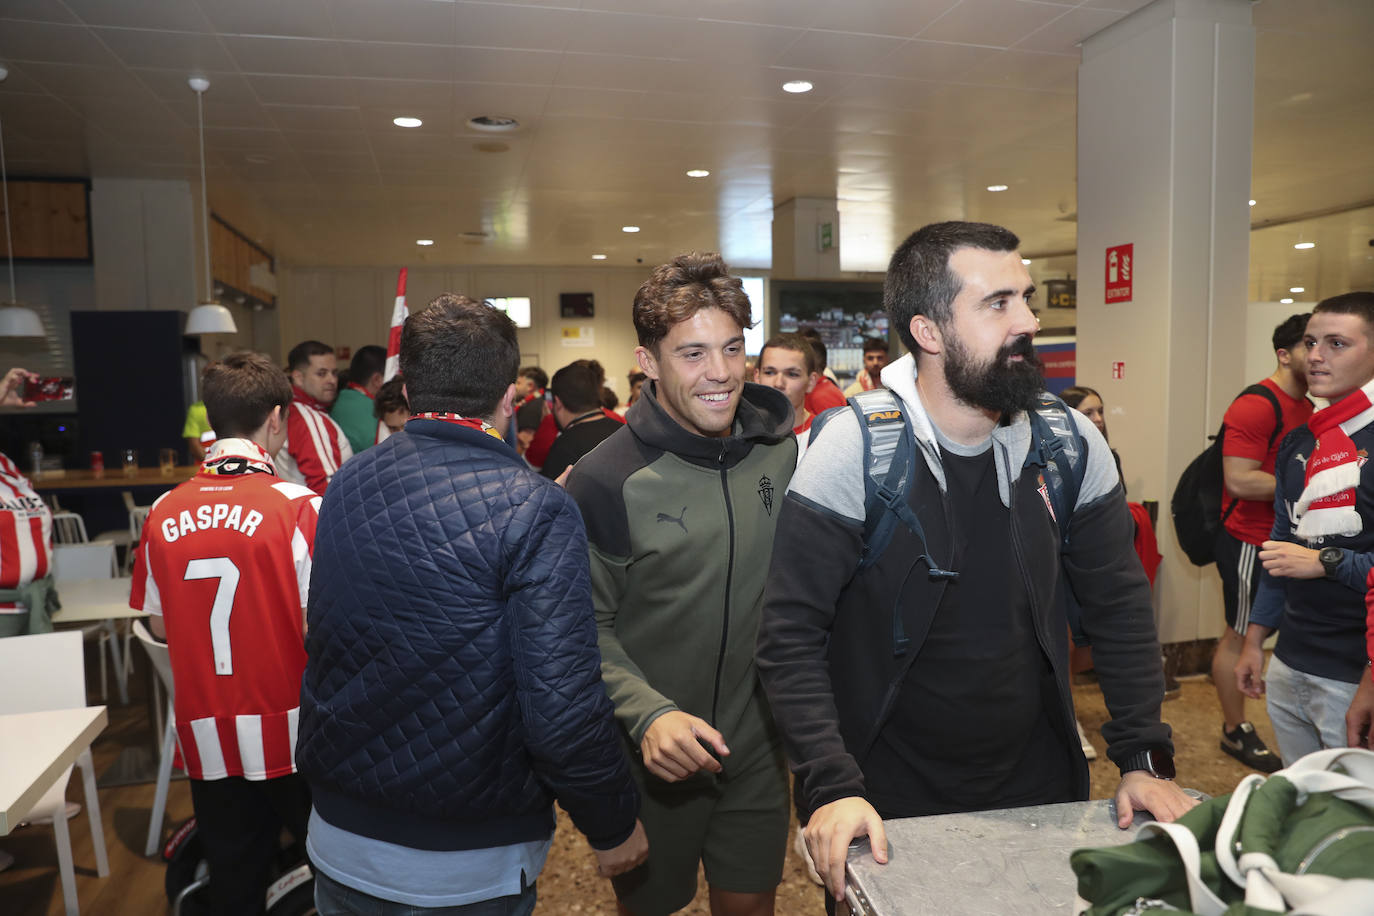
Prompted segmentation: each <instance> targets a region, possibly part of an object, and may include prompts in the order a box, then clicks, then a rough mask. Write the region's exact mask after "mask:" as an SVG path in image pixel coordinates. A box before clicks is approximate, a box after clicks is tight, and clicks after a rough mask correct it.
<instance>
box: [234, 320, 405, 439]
mask: <svg viewBox="0 0 1374 916" xmlns="http://www.w3.org/2000/svg"><path fill="white" fill-rule="evenodd" d="M333 352H334V348H333V347H331V346H330V345H329V344H323V343H320V342H319V341H318V340H304V341H301V342H300V343H298V344H296V345H295V346H294V347H292V348H291V352H290V353H288V354H286V371H287V372H295V371H297V370H300V371H302V372H304V371H305V370H306V369H309V368H310V357H312V356H329V355H330V354H332V353H333ZM383 353H384V354H385V351H383ZM216 432H218V430H216Z"/></svg>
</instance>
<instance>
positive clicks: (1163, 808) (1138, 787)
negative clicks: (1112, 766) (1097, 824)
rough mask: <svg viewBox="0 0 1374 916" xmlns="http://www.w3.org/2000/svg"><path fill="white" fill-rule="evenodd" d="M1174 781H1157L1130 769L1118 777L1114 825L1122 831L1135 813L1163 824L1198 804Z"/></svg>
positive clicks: (1141, 771)
mask: <svg viewBox="0 0 1374 916" xmlns="http://www.w3.org/2000/svg"><path fill="white" fill-rule="evenodd" d="M1197 803H1198V802H1197V799H1196V798H1193V797H1192V796H1190V795H1188V794H1186V793H1185V792H1184V791H1183V790H1182V789H1180V788H1179V787H1178V786H1177V785H1176V784H1175V783H1174V782H1173V780H1170V779H1157V778H1155V777H1154V776H1151V775H1150V774H1149V773H1147V772H1145V771H1144V770H1132V771H1131V772H1129V773H1127V774H1126V775H1124V776H1122V777H1121V785H1120V786H1118V787H1117V790H1116V826H1118V827H1120V828H1121V829H1122V830H1125V829H1126V828H1127V827H1129V826H1131V823H1132V822H1133V821H1134V820H1135V812H1137V811H1148V812H1150V814H1152V815H1154V819H1155V820H1157V821H1160V822H1162V823H1166V824H1167V823H1169V822H1170V821H1175V820H1178V818H1179V815H1181V814H1184V813H1185V812H1187V811H1188V809H1190V808H1193V807H1195V806H1196V805H1197Z"/></svg>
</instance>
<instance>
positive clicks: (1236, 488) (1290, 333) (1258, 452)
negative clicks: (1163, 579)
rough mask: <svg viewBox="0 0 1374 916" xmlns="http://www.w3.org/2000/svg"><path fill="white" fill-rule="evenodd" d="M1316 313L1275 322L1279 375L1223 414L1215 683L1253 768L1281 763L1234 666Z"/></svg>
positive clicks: (1301, 413) (1229, 732)
mask: <svg viewBox="0 0 1374 916" xmlns="http://www.w3.org/2000/svg"><path fill="white" fill-rule="evenodd" d="M1308 317H1309V315H1308V314H1307V313H1305V312H1304V313H1303V314H1300V315H1290V316H1289V317H1288V319H1287V320H1286V321H1284V322H1283V324H1280V325H1279V326H1278V327H1276V328H1274V335H1273V344H1274V355H1275V357H1276V358H1277V360H1278V365H1277V367H1276V368H1275V369H1274V373H1273V375H1270V376H1269V377H1268V378H1266V379H1264V380H1263V381H1261V382H1259V383H1258V384H1255V385H1251V386H1250V387H1248V388H1246V389H1245V391H1243V392H1241V394H1240V396H1239V397H1237V398H1236V399H1235V400H1234V401H1232V402H1231V406H1230V408H1228V409H1227V411H1226V416H1225V418H1224V419H1223V420H1222V423H1223V429H1224V433H1223V435H1222V447H1221V455H1222V458H1221V471H1222V479H1223V481H1224V483H1225V488H1226V489H1225V495H1224V497H1223V500H1222V514H1221V530H1220V531H1218V532H1217V541H1216V551H1215V552H1216V561H1217V572H1218V573H1220V574H1221V592H1222V600H1223V603H1224V605H1225V609H1226V629H1225V630H1223V631H1222V634H1221V638H1220V639H1218V640H1217V647H1216V651H1215V652H1213V653H1212V682H1213V683H1214V684H1215V685H1216V689H1217V699H1218V700H1220V701H1221V715H1222V719H1223V720H1224V721H1223V723H1222V727H1221V749H1222V750H1223V751H1225V752H1226V753H1228V754H1230V755H1231V756H1232V757H1234V758H1236V759H1237V760H1239V761H1240V762H1241V763H1243V764H1245V765H1246V766H1248V767H1253V768H1254V769H1256V770H1259V771H1261V772H1263V773H1273V772H1274V771H1275V770H1277V769H1279V767H1280V766H1281V765H1282V764H1281V762H1280V760H1279V758H1278V755H1276V754H1275V753H1274V752H1273V751H1271V750H1269V748H1268V747H1266V746H1265V744H1264V740H1263V739H1262V738H1260V736H1259V735H1258V734H1257V733H1256V732H1255V727H1254V726H1253V725H1252V724H1250V722H1249V721H1247V720H1246V718H1245V694H1243V693H1241V692H1240V689H1239V688H1238V687H1237V686H1236V678H1235V674H1234V672H1235V668H1236V662H1238V661H1239V660H1240V650H1241V648H1242V647H1243V646H1244V645H1245V629H1246V626H1247V624H1248V623H1249V620H1250V604H1251V602H1252V601H1253V600H1254V597H1255V589H1256V588H1258V587H1259V579H1260V564H1259V560H1258V557H1259V549H1260V545H1261V544H1263V543H1264V542H1265V541H1266V540H1268V539H1269V533H1270V530H1271V529H1272V528H1273V527H1274V461H1275V460H1276V459H1277V458H1278V454H1279V445H1280V443H1282V442H1283V440H1284V437H1285V436H1287V435H1288V434H1289V433H1290V432H1292V431H1293V430H1295V429H1297V428H1298V427H1299V426H1302V425H1303V424H1304V423H1306V422H1307V418H1308V417H1310V416H1312V402H1311V401H1309V400H1308V399H1307V396H1306V395H1307V374H1306V369H1307V346H1306V344H1305V343H1304V342H1303V334H1304V333H1305V331H1306V329H1307V319H1308Z"/></svg>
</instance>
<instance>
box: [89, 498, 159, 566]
mask: <svg viewBox="0 0 1374 916" xmlns="http://www.w3.org/2000/svg"><path fill="white" fill-rule="evenodd" d="M120 495H122V496H123V497H124V508H125V509H127V510H129V528H128V530H127V531H126V530H123V529H121V530H118V531H105V532H102V533H101V534H98V535H96V537H95V543H97V544H113V545H114V546H116V547H123V548H124V573H125V575H129V574H130V573H132V571H133V568H134V551H135V550H137V549H138V539H139V537H140V536H141V535H142V534H143V523H144V522H145V521H147V520H148V510H149V509H151V508H152V506H139V505H136V504H135V503H134V494H133V493H131V492H130V491H128V490H125V491H124V492H123V493H122V494H120Z"/></svg>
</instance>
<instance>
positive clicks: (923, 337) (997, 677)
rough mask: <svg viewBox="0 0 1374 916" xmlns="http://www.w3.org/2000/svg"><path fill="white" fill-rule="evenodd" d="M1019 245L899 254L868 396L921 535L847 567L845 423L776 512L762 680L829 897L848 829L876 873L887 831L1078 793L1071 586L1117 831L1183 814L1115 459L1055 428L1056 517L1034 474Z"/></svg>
mask: <svg viewBox="0 0 1374 916" xmlns="http://www.w3.org/2000/svg"><path fill="white" fill-rule="evenodd" d="M1017 245H1018V240H1017V238H1016V236H1015V235H1013V234H1012V233H1010V232H1008V231H1007V230H1006V229H1003V228H1001V227H1000V226H991V225H987V224H983V223H964V222H951V223H938V224H935V225H931V226H926V227H925V228H923V229H921V230H919V231H917V232H915V233H913V234H912V235H911V237H909V238H908V239H907V240H906V241H905V242H903V243H902V245H901V246H900V247H898V249H897V251H896V252H895V253H894V254H893V256H892V261H891V264H890V266H889V268H888V272H887V279H886V281H885V283H884V289H883V303H884V307H885V308H886V309H887V313H888V315H890V316H891V318H892V321H893V323H894V324H895V325H896V326H897V330H898V333H899V334H900V335H901V337H902V342H903V343H904V344H906V347H907V349H908V350H909V351H910V353H909V354H908V355H907V356H904V357H902V358H901V359H900V360H898V361H897V362H895V363H893V364H892V365H891V366H889V367H887V369H886V370H885V371H884V372H883V381H884V383H885V384H886V385H887V387H888V388H889V389H891V391H892V393H893V394H894V396H895V397H897V398H898V399H899V404H900V406H901V413H902V417H903V421H904V422H905V423H906V424H907V426H908V430H909V432H910V434H911V436H912V438H913V439H914V440H915V446H914V448H913V454H914V460H913V461H912V462H911V464H910V466H909V467H908V474H909V476H910V486H909V489H908V492H907V496H906V508H907V509H908V510H910V512H911V513H913V514H914V515H915V517H916V518H917V519H918V520H919V523H920V524H919V525H906V524H899V525H898V526H897V527H896V528H895V529H894V531H893V534H892V540H891V542H890V544H888V545H887V548H886V549H885V550H884V551H883V552H882V553H881V555H880V556H878V557H877V559H876V561H875V562H873V563H872V564H871V565H867V566H865V567H864V568H862V569H860V568H859V567H860V557H861V555H862V553H863V546H864V545H863V537H864V520H865V514H866V513H865V502H866V500H865V492H864V490H865V486H864V481H865V479H866V474H867V468H866V467H865V466H864V464H865V457H866V455H865V448H864V445H863V440H864V433H865V432H866V431H865V430H864V429H862V428H861V427H860V425H859V420H858V419H857V418H856V417H855V415H854V412H853V411H851V410H845V411H841V412H839V413H838V414H836V415H835V417H834V419H833V420H831V421H830V422H828V423H827V424H826V425H825V427H824V428H823V429H822V431H821V433H820V434H819V435H818V436H817V437H816V441H815V442H813V443H812V444H811V445H810V447H809V448H808V449H807V453H806V461H804V462H803V463H802V465H801V467H799V468H798V469H797V474H796V476H795V477H794V478H793V480H792V485H791V488H790V489H789V490H788V492H787V496H786V498H785V499H784V500H783V506H782V513H783V517H782V518H780V519H779V524H778V540H777V547H776V549H775V550H774V551H773V555H772V566H771V569H770V570H769V573H768V592H767V600H766V602H765V605H764V609H763V620H762V624H761V626H760V628H759V642H758V663H759V672H760V674H762V676H763V682H764V684H765V686H766V687H767V689H768V699H769V701H770V703H771V705H772V708H773V713H774V715H775V716H776V718H777V723H778V728H779V730H780V731H781V732H782V735H783V739H784V741H785V743H786V744H787V747H788V756H789V759H790V762H791V765H792V769H793V772H794V773H795V775H796V782H797V793H796V794H797V798H798V804H799V808H800V813H801V815H802V820H804V821H806V830H805V838H806V844H807V846H808V848H809V849H810V852H811V856H812V858H813V859H814V861H815V865H816V870H817V871H818V872H819V873H820V874H821V875H822V877H823V878H824V879H825V883H826V886H827V887H828V888H829V890H830V893H831V895H832V896H833V897H835V898H837V899H838V898H841V897H843V893H844V885H845V877H844V875H845V857H846V853H847V851H848V849H849V844H850V842H851V841H852V840H853V839H854V838H855V837H856V836H861V835H864V834H867V835H868V837H869V839H870V841H871V843H872V847H873V855H874V858H875V859H877V860H878V861H880V862H885V861H887V844H886V841H885V838H884V834H883V827H882V818H884V817H911V816H918V815H926V814H944V813H950V812H955V811H974V810H982V809H987V808H1004V807H1014V806H1019V805H1036V804H1047V803H1052V802H1064V801H1075V800H1081V799H1086V798H1087V797H1088V765H1087V761H1086V760H1084V758H1083V751H1082V748H1081V745H1080V743H1079V740H1078V735H1077V732H1076V730H1075V728H1074V712H1073V697H1072V695H1071V694H1070V692H1069V686H1068V685H1069V678H1068V651H1069V650H1068V642H1069V640H1068V635H1069V634H1068V627H1067V626H1065V620H1066V619H1067V611H1066V607H1065V606H1064V603H1063V602H1064V596H1065V595H1066V594H1068V593H1069V591H1070V587H1072V592H1073V594H1074V595H1075V596H1076V597H1077V599H1078V602H1079V604H1080V606H1081V609H1082V619H1081V622H1082V626H1083V630H1084V632H1085V633H1086V634H1087V635H1088V636H1089V637H1090V638H1091V640H1092V644H1093V656H1094V661H1095V663H1096V667H1097V672H1098V678H1099V681H1100V683H1101V686H1102V692H1103V693H1104V694H1105V695H1106V697H1107V705H1108V707H1109V709H1110V710H1111V712H1112V719H1111V720H1110V721H1109V722H1107V724H1106V725H1104V726H1103V728H1102V734H1103V737H1105V738H1106V739H1107V742H1108V745H1107V754H1108V756H1109V757H1111V759H1112V760H1113V761H1114V762H1115V763H1116V764H1117V765H1118V766H1119V767H1120V768H1121V771H1122V778H1121V784H1120V787H1119V788H1118V789H1117V793H1116V806H1117V812H1118V823H1119V824H1120V825H1121V826H1122V827H1126V826H1129V824H1130V823H1131V821H1132V820H1133V815H1132V809H1133V808H1142V809H1146V810H1149V811H1151V812H1152V813H1153V814H1154V815H1155V817H1157V818H1159V819H1160V820H1172V819H1173V818H1174V817H1176V816H1178V815H1179V814H1181V813H1183V812H1184V811H1186V810H1187V809H1188V808H1190V807H1191V806H1192V805H1193V804H1195V802H1193V801H1192V800H1191V799H1189V798H1188V797H1187V796H1186V795H1184V794H1183V792H1182V791H1181V790H1179V789H1178V787H1177V786H1175V785H1174V784H1173V783H1172V782H1170V781H1168V780H1169V778H1170V777H1172V776H1173V759H1172V758H1173V747H1172V744H1171V742H1170V740H1169V734H1170V732H1169V727H1168V726H1167V725H1164V724H1163V723H1161V722H1160V720H1159V710H1160V702H1161V700H1162V698H1163V694H1164V673H1163V668H1162V666H1161V663H1160V653H1159V643H1158V641H1157V638H1156V634H1155V625H1154V616H1153V613H1152V610H1151V606H1150V586H1149V583H1148V582H1147V581H1146V578H1145V572H1144V570H1143V569H1142V568H1141V565H1140V561H1139V560H1138V559H1137V557H1136V554H1135V551H1134V550H1133V549H1132V538H1133V536H1134V527H1135V526H1134V525H1133V524H1132V522H1131V516H1130V513H1129V512H1128V511H1127V509H1126V500H1125V496H1124V493H1123V492H1122V489H1121V483H1120V480H1119V478H1118V477H1117V474H1116V468H1115V466H1114V464H1113V462H1112V458H1111V452H1110V451H1109V450H1108V449H1107V444H1106V442H1104V441H1103V439H1102V436H1101V434H1100V433H1098V431H1097V430H1096V429H1095V428H1094V427H1093V425H1092V423H1090V422H1089V421H1088V419H1087V418H1086V417H1083V416H1082V415H1081V414H1077V413H1075V412H1072V411H1070V415H1071V417H1072V418H1073V420H1074V422H1075V424H1076V426H1077V431H1078V434H1079V437H1080V438H1081V440H1085V441H1086V445H1087V459H1086V464H1085V466H1084V468H1083V480H1082V486H1081V488H1080V489H1079V493H1078V500H1077V502H1076V504H1075V506H1074V509H1073V513H1072V517H1071V518H1070V519H1058V520H1056V519H1055V518H1054V517H1053V509H1052V508H1051V503H1050V500H1049V498H1048V497H1047V496H1045V495H1043V494H1044V492H1045V491H1044V490H1043V488H1044V486H1045V484H1044V483H1043V482H1041V468H1040V467H1039V466H1037V465H1036V464H1034V463H1027V461H1026V458H1027V456H1028V455H1029V454H1030V452H1031V449H1032V448H1033V442H1034V434H1033V433H1032V430H1031V421H1030V417H1029V415H1028V414H1029V411H1031V410H1034V409H1035V408H1036V407H1037V406H1039V403H1040V397H1041V393H1042V392H1043V391H1044V379H1043V377H1042V376H1041V373H1040V364H1039V361H1038V360H1037V359H1036V355H1035V349H1034V347H1033V346H1032V343H1031V341H1032V339H1033V338H1034V336H1035V332H1036V320H1035V316H1034V314H1033V313H1032V312H1031V309H1030V301H1031V297H1032V296H1033V295H1034V293H1035V285H1034V284H1033V283H1032V282H1031V279H1030V275H1029V274H1028V273H1027V272H1026V268H1025V266H1024V265H1023V264H1022V263H1021V255H1020V254H1019V253H1018V252H1017V250H1016V249H1017ZM1060 524H1065V525H1068V529H1069V530H1068V533H1069V537H1068V538H1067V540H1062V539H1061V538H1060V534H1059V530H1058V526H1059V525H1060ZM922 529H923V530H922ZM1064 544H1067V545H1068V546H1067V547H1064V546H1062V545H1064ZM808 818H809V819H808Z"/></svg>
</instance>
